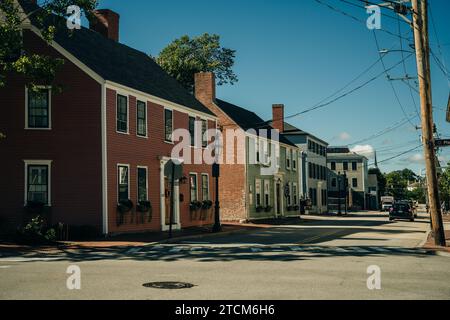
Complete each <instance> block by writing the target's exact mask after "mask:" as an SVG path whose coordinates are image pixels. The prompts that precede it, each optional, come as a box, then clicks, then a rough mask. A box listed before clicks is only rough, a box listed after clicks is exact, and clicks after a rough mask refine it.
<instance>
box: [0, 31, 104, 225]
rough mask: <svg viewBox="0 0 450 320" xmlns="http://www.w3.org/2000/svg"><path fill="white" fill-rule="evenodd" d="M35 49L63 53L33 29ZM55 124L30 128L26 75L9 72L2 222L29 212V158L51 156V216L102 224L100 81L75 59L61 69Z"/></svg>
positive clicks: (0, 145)
mask: <svg viewBox="0 0 450 320" xmlns="http://www.w3.org/2000/svg"><path fill="white" fill-rule="evenodd" d="M24 43H25V46H26V48H27V50H29V51H30V52H38V53H43V54H47V55H50V56H53V57H58V58H62V56H61V55H60V54H58V53H57V52H56V51H55V50H54V49H52V48H51V47H49V46H47V45H46V44H45V42H43V41H42V40H41V39H39V38H38V37H37V36H36V35H35V34H34V33H32V32H31V31H25V32H24ZM55 83H56V84H61V85H63V91H62V93H53V95H52V103H51V123H52V129H51V130H46V131H43V130H25V129H24V128H25V79H24V78H23V77H21V76H18V75H14V74H10V75H8V76H7V85H6V87H4V88H0V101H1V106H2V108H1V109H2V116H1V117H0V132H3V133H4V134H6V136H7V138H6V139H2V140H0V168H1V169H0V170H1V173H0V176H1V181H0V219H1V220H3V221H1V222H0V224H1V225H2V226H3V229H9V230H12V229H15V228H16V227H17V226H19V225H20V224H21V223H22V220H23V218H24V208H23V207H24V202H25V201H24V189H25V186H24V183H25V177H24V160H52V161H53V163H52V167H51V199H52V222H53V223H57V222H63V223H67V224H71V225H85V224H89V225H93V226H96V227H97V228H98V229H99V230H101V217H102V206H101V205H102V204H101V192H102V184H101V182H102V180H101V126H100V124H101V109H100V108H101V86H100V85H99V84H98V83H97V82H96V81H94V80H93V79H92V78H90V77H88V76H87V75H86V74H85V73H84V72H82V71H81V70H80V69H79V68H77V67H76V66H75V65H74V64H72V63H71V62H70V61H68V60H65V64H64V65H63V66H62V68H61V69H60V72H58V75H57V77H56V81H55Z"/></svg>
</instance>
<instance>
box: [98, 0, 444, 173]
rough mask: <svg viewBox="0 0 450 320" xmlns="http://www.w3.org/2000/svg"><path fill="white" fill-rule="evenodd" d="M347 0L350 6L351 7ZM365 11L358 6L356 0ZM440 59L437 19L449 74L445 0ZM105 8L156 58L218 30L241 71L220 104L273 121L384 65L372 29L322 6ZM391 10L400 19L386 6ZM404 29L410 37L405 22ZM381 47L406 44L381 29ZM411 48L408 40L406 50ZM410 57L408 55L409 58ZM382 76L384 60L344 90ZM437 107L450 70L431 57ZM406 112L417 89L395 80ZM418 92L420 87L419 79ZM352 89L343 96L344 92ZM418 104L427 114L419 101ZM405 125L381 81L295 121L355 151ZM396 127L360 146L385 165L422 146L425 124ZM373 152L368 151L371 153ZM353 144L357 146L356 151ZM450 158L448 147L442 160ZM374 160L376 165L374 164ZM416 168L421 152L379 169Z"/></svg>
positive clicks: (129, 40) (232, 1)
mask: <svg viewBox="0 0 450 320" xmlns="http://www.w3.org/2000/svg"><path fill="white" fill-rule="evenodd" d="M320 1H322V2H325V3H329V4H330V5H332V6H333V7H335V8H337V9H339V10H342V11H344V12H347V13H349V14H351V15H353V16H355V17H357V18H359V19H361V20H363V21H365V20H366V19H367V17H368V14H367V13H366V12H365V10H363V9H362V8H358V7H356V6H352V5H350V4H348V3H346V2H345V1H341V0H320ZM346 1H347V0H346ZM348 2H352V3H354V4H357V5H361V3H360V2H359V1H358V0H348ZM430 6H431V12H432V13H433V18H434V19H433V20H434V23H435V25H436V31H437V34H438V39H439V43H440V44H441V46H440V48H441V51H442V55H441V54H440V50H439V47H438V45H437V43H438V41H437V38H436V36H435V32H434V29H433V28H432V26H431V21H430V41H431V45H432V50H433V52H434V53H435V54H436V55H437V57H438V58H439V59H440V60H441V61H445V62H444V63H446V66H447V69H450V28H448V22H446V13H447V12H448V11H449V9H450V2H449V1H447V0H430ZM99 7H100V8H110V9H112V10H114V11H117V12H118V13H120V15H121V21H120V23H121V26H120V27H121V32H120V41H121V42H122V43H125V44H127V45H129V46H131V47H134V48H136V49H138V50H141V51H144V52H146V53H149V54H152V55H157V54H158V53H159V52H160V51H161V49H162V48H164V47H165V46H166V45H167V44H169V43H170V42H171V41H172V40H174V39H176V38H178V37H180V36H182V35H184V34H187V35H189V36H196V35H200V34H202V33H204V32H208V33H217V34H219V35H220V36H221V40H222V44H223V46H225V47H229V48H232V49H235V50H236V51H237V57H236V65H235V68H234V71H235V73H236V74H237V75H238V77H239V82H238V83H237V84H235V85H234V86H230V85H226V86H221V87H219V88H218V97H219V98H222V99H224V100H227V101H230V102H232V103H235V104H238V105H240V106H243V107H246V108H248V109H251V110H253V111H255V112H256V113H258V114H259V115H260V116H261V117H262V118H264V119H270V118H271V105H272V104H273V103H283V104H285V113H286V115H291V114H296V113H297V112H300V111H302V110H304V109H307V108H309V107H311V106H313V105H315V104H317V103H318V102H319V101H321V100H322V99H324V98H326V97H327V96H329V95H331V94H332V93H334V92H335V91H336V90H338V89H340V88H341V87H343V86H344V85H345V84H347V83H348V82H349V81H351V80H352V79H353V78H355V77H356V76H357V75H359V74H360V73H361V72H362V71H363V70H365V69H367V68H368V67H369V66H370V65H371V64H373V63H374V62H375V61H376V60H377V59H378V58H379V54H378V50H377V46H376V42H375V40H374V36H373V32H372V31H370V30H368V29H367V28H366V26H365V25H364V24H363V23H359V22H357V21H355V20H353V19H351V18H349V17H347V16H345V15H343V14H341V13H339V12H336V11H333V10H331V9H330V8H328V7H326V6H324V5H321V4H320V3H318V2H317V1H315V0H302V1H298V0H297V1H294V0H293V1H288V0H266V1H262V0H246V1H242V0H227V1H215V0H195V1H186V0H172V1H144V0H133V1H119V0H100V5H99ZM383 13H385V14H387V15H390V16H393V14H392V12H390V11H389V10H387V9H383ZM381 24H382V28H383V30H388V31H390V32H392V33H394V34H398V21H397V20H396V19H392V18H389V17H386V16H382V20H381ZM400 25H401V32H402V34H403V35H404V36H405V37H406V38H411V32H410V31H409V27H408V25H407V24H406V23H404V22H401V23H400ZM376 37H377V40H378V42H379V46H380V48H394V49H399V48H400V39H399V38H398V37H396V36H393V35H390V34H388V33H386V32H383V31H376ZM408 43H412V42H411V41H409V42H408V41H407V40H404V41H403V43H402V45H403V48H404V49H405V50H407V49H409V48H408ZM404 54H405V55H408V54H407V53H404ZM401 60H402V56H401V53H400V52H391V53H389V54H387V55H386V56H385V58H384V62H385V65H386V67H387V68H389V67H391V66H393V65H395V64H396V63H398V62H400V61H401ZM405 68H406V71H407V74H409V75H410V76H416V66H415V57H414V56H411V57H410V58H409V59H407V60H406V62H405ZM382 71H383V67H382V64H381V63H378V64H377V65H376V66H374V67H373V69H371V70H370V71H369V72H368V73H367V74H365V75H364V76H362V77H361V78H360V79H359V80H358V81H356V82H355V83H353V84H352V85H350V86H349V87H348V88H347V89H346V90H351V89H353V88H354V87H357V86H359V85H360V84H362V83H364V82H366V81H368V80H369V79H371V78H372V77H374V76H376V75H378V74H380V73H381V72H382ZM389 74H390V75H391V77H393V78H396V77H403V76H404V75H405V71H404V67H403V64H399V65H398V67H396V68H394V69H393V70H391V71H389ZM432 81H433V104H434V105H435V106H437V107H440V108H444V107H446V105H447V100H448V94H449V84H448V82H447V80H446V77H445V76H444V74H443V72H442V71H441V70H440V69H439V68H438V67H437V64H436V63H435V62H434V60H432ZM392 83H393V85H394V88H395V90H396V92H397V94H398V97H399V100H400V102H401V104H402V106H403V108H404V110H405V113H406V114H408V115H414V114H415V107H414V103H413V99H412V97H411V92H410V90H409V87H408V86H407V85H406V84H404V83H403V82H401V81H394V82H392ZM411 85H412V86H415V84H414V82H411ZM344 92H345V91H344ZM413 97H414V100H415V103H416V105H417V107H418V108H419V99H418V95H417V94H416V93H415V92H414V91H413ZM404 118H405V115H404V112H403V111H402V109H401V107H400V106H399V104H398V103H397V100H396V98H395V95H394V93H393V90H392V88H391V84H390V82H389V81H388V80H387V79H386V77H385V76H384V75H383V76H381V77H379V78H378V79H377V80H375V81H373V82H371V83H370V84H368V85H367V86H365V87H363V88H362V89H360V90H357V91H355V92H354V93H352V94H350V95H348V96H346V97H345V98H343V99H341V100H339V101H337V102H335V103H332V104H330V105H329V106H327V107H325V108H322V109H319V110H316V111H313V112H310V113H307V114H304V115H302V116H299V117H295V118H292V119H289V122H290V123H292V124H293V125H296V126H298V127H300V128H301V129H303V130H306V131H309V132H311V133H313V134H314V135H317V136H318V137H320V138H322V139H324V140H326V141H329V142H330V144H331V145H347V144H353V143H354V142H357V141H359V140H361V139H364V138H367V137H371V136H372V135H373V134H376V133H378V132H380V131H382V130H383V129H386V128H388V127H391V126H392V125H394V124H396V123H399V121H401V120H402V119H404ZM434 118H435V121H436V124H437V127H438V130H439V132H440V133H441V134H442V135H443V136H448V137H449V138H450V124H449V123H446V122H445V112H444V111H443V110H441V109H437V110H435V113H434ZM411 122H412V124H410V123H408V122H407V123H406V124H404V125H403V126H399V127H398V128H397V129H395V130H393V131H391V132H389V133H387V134H385V135H382V136H380V137H378V138H376V139H371V140H368V141H365V142H362V143H360V145H361V146H362V147H361V148H362V149H367V148H370V147H373V148H374V149H375V150H378V151H377V155H378V160H379V161H381V160H384V159H388V158H390V157H393V156H395V155H397V154H399V153H401V152H403V151H407V150H410V149H412V148H414V147H416V146H418V145H419V144H420V141H419V135H420V131H417V130H416V129H414V125H416V124H417V125H420V121H419V119H418V118H415V119H413V120H411ZM367 145H368V146H370V147H368V146H367ZM354 146H355V145H352V147H354ZM440 157H441V159H442V160H443V162H445V163H446V162H448V161H450V149H447V150H444V151H442V152H441V154H440ZM370 162H372V161H370ZM405 167H406V168H410V169H412V170H414V171H415V172H416V173H420V171H421V169H422V168H423V167H424V164H423V156H422V149H420V148H419V149H417V150H416V151H415V152H411V153H408V154H405V155H403V156H401V157H399V158H396V159H394V160H391V161H387V162H384V163H382V164H380V168H381V170H382V171H391V170H396V169H403V168H405Z"/></svg>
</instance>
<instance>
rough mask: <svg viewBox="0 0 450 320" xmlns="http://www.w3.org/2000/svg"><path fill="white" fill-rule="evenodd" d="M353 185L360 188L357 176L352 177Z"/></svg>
mask: <svg viewBox="0 0 450 320" xmlns="http://www.w3.org/2000/svg"><path fill="white" fill-rule="evenodd" d="M352 186H353V188H358V179H357V178H353V179H352Z"/></svg>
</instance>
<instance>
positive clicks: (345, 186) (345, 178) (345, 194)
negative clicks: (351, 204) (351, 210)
mask: <svg viewBox="0 0 450 320" xmlns="http://www.w3.org/2000/svg"><path fill="white" fill-rule="evenodd" d="M347 191H348V182H347V172H346V171H344V199H345V206H344V209H345V215H347V210H348V209H347Z"/></svg>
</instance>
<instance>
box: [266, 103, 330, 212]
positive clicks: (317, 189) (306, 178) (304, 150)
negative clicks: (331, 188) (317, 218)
mask: <svg viewBox="0 0 450 320" xmlns="http://www.w3.org/2000/svg"><path fill="white" fill-rule="evenodd" d="M272 117H273V119H274V120H273V121H272V122H271V124H272V125H273V126H274V127H275V128H277V129H280V130H281V132H283V135H284V136H285V137H286V139H287V140H289V141H290V142H291V143H293V144H295V145H296V146H297V147H298V148H299V152H300V154H299V156H300V163H301V165H300V171H299V173H300V176H299V181H301V188H300V192H301V195H302V198H303V199H309V200H310V204H311V207H310V210H309V213H317V214H321V213H326V212H327V210H328V208H327V204H328V199H327V197H328V195H327V189H328V186H327V176H328V170H327V147H328V143H327V142H325V141H324V140H322V139H320V138H318V137H316V136H314V135H312V134H311V133H308V132H306V131H303V130H301V129H299V128H297V127H295V126H293V125H291V124H289V123H287V122H285V121H284V110H283V109H282V105H274V106H273V115H272Z"/></svg>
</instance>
